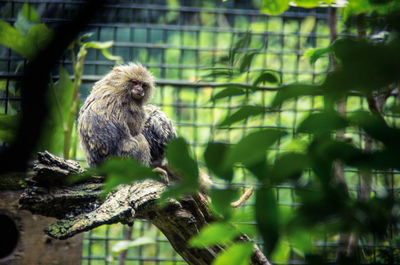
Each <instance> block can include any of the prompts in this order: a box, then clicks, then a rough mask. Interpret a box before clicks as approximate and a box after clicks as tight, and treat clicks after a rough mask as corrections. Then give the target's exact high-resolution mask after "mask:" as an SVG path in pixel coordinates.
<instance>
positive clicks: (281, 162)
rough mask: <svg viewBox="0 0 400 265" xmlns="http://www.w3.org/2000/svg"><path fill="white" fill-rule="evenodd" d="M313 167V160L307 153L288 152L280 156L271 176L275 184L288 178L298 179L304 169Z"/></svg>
mask: <svg viewBox="0 0 400 265" xmlns="http://www.w3.org/2000/svg"><path fill="white" fill-rule="evenodd" d="M310 167H311V160H310V158H309V157H308V156H307V155H306V154H299V153H286V154H283V155H281V156H279V157H278V158H277V159H276V161H275V164H274V166H273V168H272V170H271V173H270V175H271V178H272V179H273V180H274V183H275V184H279V183H282V182H285V181H288V180H292V179H294V180H296V179H297V178H299V177H300V176H301V174H302V173H303V171H304V170H306V169H308V168H310Z"/></svg>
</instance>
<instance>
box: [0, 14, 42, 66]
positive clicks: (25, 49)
mask: <svg viewBox="0 0 400 265" xmlns="http://www.w3.org/2000/svg"><path fill="white" fill-rule="evenodd" d="M0 44H3V45H5V46H7V47H9V48H10V49H12V50H14V51H15V52H17V53H19V54H20V55H21V56H23V57H24V58H26V59H28V60H31V59H33V58H34V57H35V55H36V51H35V48H34V46H33V45H31V43H29V40H28V38H27V37H26V36H24V34H22V33H21V32H19V31H18V30H17V29H15V28H14V27H12V26H11V25H10V24H8V23H7V22H5V21H2V20H0Z"/></svg>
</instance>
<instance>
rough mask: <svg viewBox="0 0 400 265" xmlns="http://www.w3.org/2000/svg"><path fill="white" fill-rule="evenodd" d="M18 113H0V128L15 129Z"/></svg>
mask: <svg viewBox="0 0 400 265" xmlns="http://www.w3.org/2000/svg"><path fill="white" fill-rule="evenodd" d="M19 120H20V115H19V114H16V115H8V114H0V130H2V131H4V130H10V131H15V130H17V129H18V125H19Z"/></svg>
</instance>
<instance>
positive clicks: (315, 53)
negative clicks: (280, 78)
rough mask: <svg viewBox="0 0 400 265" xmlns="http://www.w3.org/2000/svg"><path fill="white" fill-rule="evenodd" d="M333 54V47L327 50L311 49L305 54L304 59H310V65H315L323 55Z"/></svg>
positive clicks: (330, 46)
mask: <svg viewBox="0 0 400 265" xmlns="http://www.w3.org/2000/svg"><path fill="white" fill-rule="evenodd" d="M331 52H333V45H329V46H328V47H326V48H310V49H307V51H306V52H305V53H304V55H303V57H302V59H303V58H306V57H310V59H309V60H310V64H313V63H315V62H316V61H317V60H318V59H319V58H321V56H322V55H324V54H326V53H331Z"/></svg>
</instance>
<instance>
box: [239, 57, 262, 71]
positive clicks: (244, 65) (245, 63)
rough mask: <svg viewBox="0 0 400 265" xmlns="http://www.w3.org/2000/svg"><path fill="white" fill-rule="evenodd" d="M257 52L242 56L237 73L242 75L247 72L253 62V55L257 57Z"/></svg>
mask: <svg viewBox="0 0 400 265" xmlns="http://www.w3.org/2000/svg"><path fill="white" fill-rule="evenodd" d="M257 53H258V52H248V53H246V54H244V55H243V58H242V61H241V63H240V66H239V72H241V73H243V72H246V71H248V69H249V68H250V66H251V62H252V61H253V58H254V56H255V55H257Z"/></svg>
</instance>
